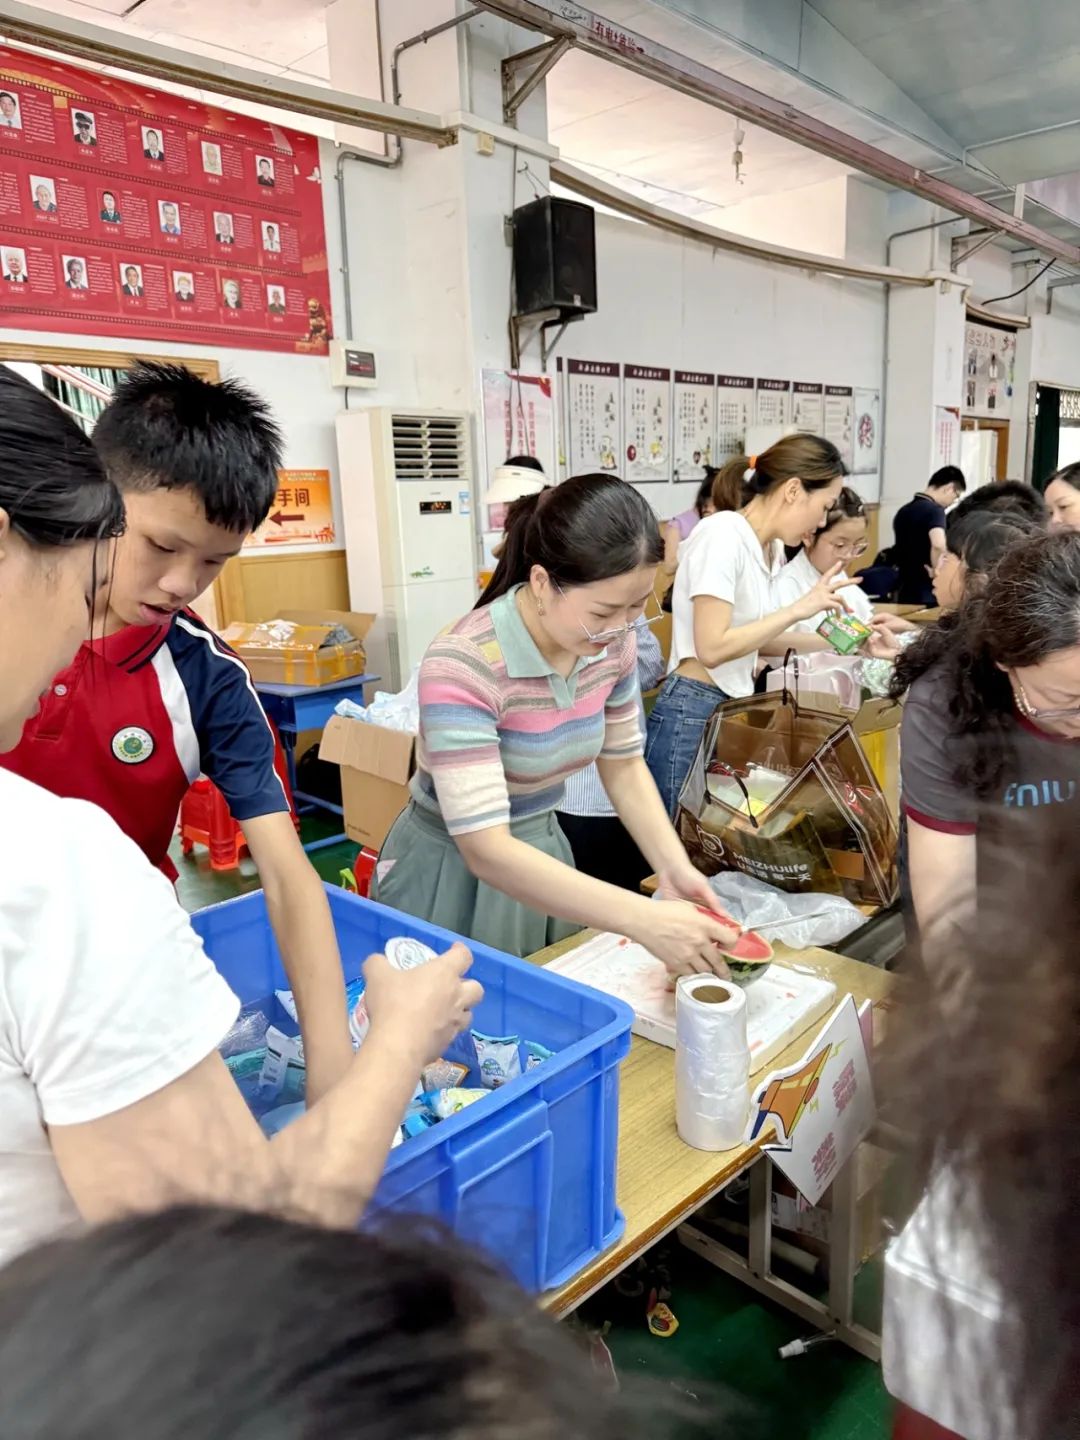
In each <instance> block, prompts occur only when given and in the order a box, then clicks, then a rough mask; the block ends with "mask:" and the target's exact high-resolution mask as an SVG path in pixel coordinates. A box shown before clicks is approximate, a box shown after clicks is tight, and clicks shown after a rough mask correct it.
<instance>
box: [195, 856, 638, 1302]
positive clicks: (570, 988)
mask: <svg viewBox="0 0 1080 1440" xmlns="http://www.w3.org/2000/svg"><path fill="white" fill-rule="evenodd" d="M326 889H327V894H328V897H329V901H330V911H331V914H332V915H333V917H334V926H335V929H336V931H337V938H338V945H339V946H340V948H341V957H342V963H343V966H344V969H345V979H346V981H351V980H354V979H356V978H357V977H358V976H359V975H360V973H361V967H362V965H363V963H364V961H365V960H366V959H367V957H368V955H370V954H372V953H373V952H375V951H379V950H382V948H383V947H384V945H385V944H386V941H387V940H389V939H390V938H391V937H392V936H394V935H411V936H415V938H416V939H418V940H422V941H424V943H425V944H428V945H430V946H431V947H432V948H433V949H435V950H440V951H441V950H445V949H447V948H448V947H449V945H450V944H451V943H452V941H453V940H454V939H455V938H457V937H455V936H453V935H451V934H450V933H449V932H447V931H445V930H440V929H438V928H437V927H436V926H434V925H427V924H424V923H423V922H422V921H420V920H414V919H412V918H411V917H410V916H407V915H401V914H399V913H398V912H397V911H396V910H390V909H387V907H386V906H383V905H376V904H375V903H374V902H373V901H370V900H364V899H361V898H359V897H358V896H355V895H351V894H349V893H348V892H346V891H345V890H341V889H337V888H335V887H333V886H330V885H328V886H327V887H326ZM192 924H193V925H194V927H195V929H196V930H197V931H198V932H199V934H200V935H201V936H202V939H203V943H204V944H205V946H206V949H207V952H208V954H209V955H210V956H211V958H212V959H213V961H214V963H215V964H216V965H217V967H218V969H219V970H220V971H221V973H222V975H224V977H225V979H226V980H227V981H228V982H229V984H230V985H231V986H232V988H233V990H234V991H235V992H236V994H237V995H238V996H239V997H240V1000H241V1002H242V1003H243V1004H245V1005H250V1004H253V1003H256V1002H269V1001H270V1000H271V999H272V996H273V992H274V990H275V989H281V988H282V987H284V986H285V985H287V983H288V982H287V980H286V977H285V972H284V969H283V968H282V965H281V960H280V958H279V956H278V950H277V944H276V942H275V940H274V935H273V931H272V930H271V928H270V924H269V921H268V919H267V915H266V902H265V900H264V898H263V895H262V892H261V891H260V892H257V893H255V894H252V895H245V896H243V897H242V898H241V899H238V900H228V901H226V902H225V903H224V904H221V905H212V906H210V907H209V908H208V909H206V910H200V911H199V912H198V913H197V914H195V915H193V916H192ZM470 948H471V950H472V953H473V956H474V965H473V970H472V974H473V976H474V977H475V978H476V979H477V980H479V981H480V982H481V984H482V985H483V986H484V992H485V994H484V1003H483V1004H482V1005H481V1007H480V1009H479V1010H478V1011H477V1012H476V1018H475V1021H474V1023H475V1025H476V1028H477V1029H478V1030H480V1031H482V1032H484V1033H485V1034H489V1035H509V1034H516V1035H520V1036H521V1037H522V1039H523V1040H538V1041H539V1042H540V1043H541V1044H542V1045H546V1046H547V1047H548V1048H549V1049H551V1050H554V1051H555V1052H556V1053H555V1055H554V1056H553V1058H552V1059H550V1060H547V1061H545V1062H544V1064H543V1065H540V1066H538V1067H537V1068H536V1069H534V1070H531V1071H529V1072H528V1073H526V1074H523V1075H522V1076H521V1077H520V1079H517V1080H513V1081H511V1082H510V1083H509V1084H508V1085H505V1086H503V1087H502V1088H501V1089H500V1090H497V1091H494V1092H492V1094H491V1095H490V1096H487V1097H485V1099H484V1100H482V1101H480V1102H478V1103H477V1104H476V1105H473V1106H471V1107H470V1108H468V1109H466V1110H463V1111H461V1112H460V1113H459V1114H457V1115H455V1116H452V1117H451V1118H450V1119H449V1120H444V1121H442V1122H441V1124H439V1125H436V1126H434V1127H433V1128H432V1129H431V1130H429V1131H427V1133H426V1134H424V1135H421V1136H418V1137H416V1138H415V1139H412V1140H408V1141H406V1142H405V1144H404V1145H402V1146H400V1147H399V1148H398V1149H396V1150H394V1151H393V1152H392V1153H391V1155H390V1159H389V1161H388V1163H387V1167H386V1173H385V1174H384V1176H383V1179H382V1183H381V1184H380V1186H379V1189H378V1192H377V1193H376V1196H375V1200H374V1202H373V1209H374V1210H376V1211H379V1210H392V1211H395V1212H398V1213H402V1214H414V1215H431V1216H436V1217H438V1218H439V1219H441V1220H442V1221H443V1222H444V1223H445V1224H447V1225H448V1226H450V1227H451V1228H452V1229H453V1230H454V1231H455V1232H456V1233H457V1234H458V1235H459V1236H460V1237H461V1238H462V1239H463V1240H465V1241H467V1242H470V1243H472V1244H474V1245H476V1246H478V1247H479V1248H481V1249H483V1250H485V1251H486V1252H487V1253H488V1254H489V1255H491V1256H493V1257H494V1258H495V1259H496V1260H499V1261H501V1262H502V1263H503V1264H504V1265H505V1266H506V1267H507V1268H508V1269H509V1270H510V1271H511V1272H512V1273H513V1274H514V1275H515V1276H516V1277H517V1279H518V1280H519V1282H520V1283H521V1284H522V1285H524V1286H525V1287H526V1288H527V1289H530V1290H534V1291H540V1290H547V1289H551V1288H553V1287H555V1286H558V1285H562V1284H564V1283H565V1282H566V1281H567V1280H569V1279H571V1278H572V1276H574V1275H576V1274H577V1272H578V1271H579V1270H581V1269H582V1268H583V1266H585V1265H587V1264H588V1263H589V1262H590V1261H591V1260H593V1259H595V1257H596V1256H597V1255H599V1254H600V1253H601V1252H602V1251H604V1250H605V1249H606V1248H607V1247H608V1246H609V1245H611V1244H613V1243H614V1241H615V1240H617V1239H618V1238H619V1236H620V1235H621V1234H622V1231H623V1224H624V1222H623V1217H622V1215H621V1213H620V1211H619V1209H618V1207H617V1206H616V1203H615V1169H616V1151H617V1146H618V1133H619V1065H620V1063H621V1061H622V1060H623V1059H624V1058H625V1056H626V1054H627V1052H628V1051H629V1048H630V1026H631V1023H632V1021H633V1012H632V1011H631V1010H630V1008H629V1006H627V1005H625V1004H623V1002H622V1001H619V1000H615V999H612V998H610V997H608V996H606V995H602V994H600V992H599V991H596V990H590V989H588V988H586V987H585V986H582V985H578V984H576V983H575V982H574V981H572V980H566V979H564V978H563V977H562V976H559V975H551V974H549V973H548V972H547V971H546V970H542V969H539V968H538V967H537V966H534V965H529V964H527V963H526V962H525V961H523V960H517V959H514V958H513V957H511V956H509V955H503V954H501V953H499V952H498V951H495V950H490V949H488V948H487V947H486V946H483V945H470ZM447 1053H448V1055H449V1057H450V1058H453V1059H459V1060H461V1061H462V1062H465V1063H469V1064H470V1065H472V1066H473V1075H472V1077H471V1081H470V1083H472V1084H477V1083H478V1080H477V1078H476V1070H475V1053H474V1051H473V1047H472V1042H471V1040H470V1039H469V1037H468V1036H467V1035H466V1036H462V1037H460V1038H459V1039H458V1041H457V1042H456V1043H455V1045H454V1047H452V1048H451V1050H450V1051H449V1052H447Z"/></svg>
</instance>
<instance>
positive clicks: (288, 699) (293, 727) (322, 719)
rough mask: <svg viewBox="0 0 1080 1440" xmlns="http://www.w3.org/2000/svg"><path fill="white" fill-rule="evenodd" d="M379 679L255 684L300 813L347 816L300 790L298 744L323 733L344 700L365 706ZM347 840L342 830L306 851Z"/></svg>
mask: <svg viewBox="0 0 1080 1440" xmlns="http://www.w3.org/2000/svg"><path fill="white" fill-rule="evenodd" d="M380 678H381V677H380V676H378V675H350V676H348V677H347V678H346V679H344V680H329V681H327V683H326V684H325V685H279V684H277V683H274V682H270V681H256V682H255V689H256V690H257V691H258V695H259V699H260V700H261V701H262V706H263V709H264V710H265V711H266V713H267V715H268V716H269V717H270V719H271V720H272V721H273V722H274V724H275V725H276V726H277V730H278V734H279V735H280V736H281V748H282V750H283V751H284V752H285V766H286V769H287V770H288V773H289V784H290V786H291V787H292V792H293V799H294V800H295V802H296V808H297V813H299V814H303V813H305V812H309V811H311V810H325V811H327V812H329V813H330V814H333V815H337V816H341V815H343V814H344V811H343V810H342V808H341V806H340V805H335V804H333V803H332V802H331V801H329V800H323V799H321V798H320V797H319V796H318V795H308V794H306V793H305V792H304V791H302V790H300V789H298V788H297V784H296V742H297V739H298V738H299V736H300V735H301V734H302V733H303V732H304V731H305V730H321V729H322V728H323V726H324V725H325V724H326V722H327V721H328V720H329V719H330V716H331V715H333V713H334V711H335V709H336V708H337V706H338V704H339V703H340V702H341V701H342V700H352V701H354V702H355V703H356V704H357V705H363V704H364V686H365V685H373V684H375V682H376V681H378V680H379V679H380ZM346 839H348V836H347V835H346V834H345V832H344V831H342V832H341V833H340V834H335V835H328V836H326V837H325V838H324V839H322V840H312V841H310V842H309V843H308V844H307V845H305V846H304V849H305V850H308V851H311V850H322V849H325V847H326V846H328V845H339V844H340V843H341V842H342V841H343V840H346Z"/></svg>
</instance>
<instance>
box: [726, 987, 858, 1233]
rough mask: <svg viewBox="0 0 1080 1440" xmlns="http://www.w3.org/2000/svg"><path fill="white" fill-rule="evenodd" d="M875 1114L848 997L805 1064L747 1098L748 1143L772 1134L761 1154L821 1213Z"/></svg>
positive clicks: (765, 1082)
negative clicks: (771, 1129)
mask: <svg viewBox="0 0 1080 1440" xmlns="http://www.w3.org/2000/svg"><path fill="white" fill-rule="evenodd" d="M875 1112H876V1107H875V1102H874V1090H873V1085H872V1083H871V1080H870V1064H869V1061H868V1059H867V1050H866V1030H865V1029H864V1025H863V1019H862V1017H861V1016H860V1013H859V1011H858V1010H857V1009H856V1006H855V1001H854V1000H853V999H852V998H851V996H850V995H846V996H845V997H844V999H843V1000H842V1001H841V1002H840V1004H839V1006H838V1007H837V1008H836V1010H835V1011H834V1012H833V1014H832V1017H831V1018H830V1020H829V1021H828V1023H827V1024H826V1026H825V1028H824V1029H823V1030H822V1031H821V1032H820V1034H819V1035H817V1037H816V1038H815V1039H814V1040H813V1041H812V1043H811V1044H810V1046H809V1048H808V1049H807V1051H806V1053H805V1054H804V1056H803V1058H802V1059H801V1060H799V1061H797V1062H796V1064H794V1065H788V1066H786V1067H785V1068H784V1069H782V1070H774V1071H773V1072H772V1073H771V1074H770V1075H768V1076H766V1078H765V1079H764V1080H763V1081H762V1082H761V1083H760V1084H759V1085H758V1086H757V1088H756V1089H755V1090H754V1092H753V1094H752V1095H751V1097H750V1120H749V1123H748V1125H747V1129H746V1139H747V1141H748V1142H749V1141H753V1140H755V1139H756V1138H757V1136H758V1135H759V1134H760V1133H761V1131H762V1130H763V1129H764V1128H765V1127H766V1126H767V1125H772V1126H773V1127H774V1128H775V1130H776V1135H777V1138H776V1140H774V1141H772V1142H770V1143H769V1144H767V1145H765V1146H763V1147H762V1148H763V1150H764V1153H765V1154H767V1155H769V1156H771V1158H772V1160H773V1162H774V1163H775V1164H776V1165H777V1166H778V1167H779V1169H780V1170H782V1171H783V1173H784V1174H785V1175H786V1176H787V1178H788V1179H789V1180H790V1181H791V1183H792V1184H793V1185H794V1186H795V1188H796V1189H797V1190H798V1191H799V1193H800V1194H801V1195H802V1196H803V1197H804V1198H805V1199H806V1200H807V1201H808V1202H809V1203H810V1204H811V1205H816V1204H817V1202H818V1201H819V1200H820V1199H821V1197H822V1195H824V1193H825V1191H826V1190H827V1189H828V1188H829V1186H830V1185H831V1184H832V1182H833V1181H834V1180H835V1179H836V1177H837V1175H838V1174H839V1173H840V1171H841V1170H842V1169H843V1167H844V1165H845V1164H846V1163H847V1161H848V1160H849V1159H850V1158H851V1156H852V1155H853V1154H854V1153H855V1148H856V1146H857V1145H858V1144H859V1142H860V1140H862V1139H864V1138H865V1136H866V1135H867V1134H868V1132H869V1130H870V1127H871V1125H872V1124H873V1122H874V1115H875Z"/></svg>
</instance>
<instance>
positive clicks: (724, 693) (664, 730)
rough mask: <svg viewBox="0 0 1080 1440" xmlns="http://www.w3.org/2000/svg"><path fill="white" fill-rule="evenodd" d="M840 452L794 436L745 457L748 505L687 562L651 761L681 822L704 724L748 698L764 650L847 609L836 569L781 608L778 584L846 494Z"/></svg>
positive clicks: (718, 520) (710, 529) (699, 531)
mask: <svg viewBox="0 0 1080 1440" xmlns="http://www.w3.org/2000/svg"><path fill="white" fill-rule="evenodd" d="M844 473H845V472H844V462H843V461H842V460H841V458H840V452H839V451H838V450H837V448H836V446H835V445H833V444H831V443H830V442H829V441H828V440H823V439H821V438H820V437H818V436H816V435H790V436H787V437H785V438H784V439H783V440H778V441H777V443H776V444H775V445H772V446H770V447H769V449H768V450H766V451H765V453H764V454H763V455H760V456H756V457H751V458H747V460H746V463H745V480H746V483H747V487H748V491H749V494H748V498H747V500H746V502H745V503H744V505H743V507H742V508H741V509H740V510H730V511H727V512H724V513H720V514H716V515H710V516H709V517H708V519H705V520H702V522H701V523H700V525H698V526H697V527H696V528H695V530H694V532H693V534H692V535H691V536H690V538H689V540H688V541H687V542H686V544H685V546H684V547H683V550H682V552H681V555H680V563H679V569H678V572H677V574H676V576H675V586H674V594H673V603H672V613H673V618H674V624H673V640H672V648H671V662H670V663H671V672H670V674H669V676H668V679H667V681H666V682H665V684H664V688H663V689H662V690H661V691H660V695H659V697H658V698H657V702H656V705H655V706H654V708H653V712H652V715H651V716H650V717H649V730H648V746H647V748H646V757H645V758H646V762H647V764H648V767H649V769H650V771H651V772H652V775H653V778H654V780H655V781H656V784H657V787H658V788H659V790H660V795H661V798H662V799H663V802H664V805H665V806H666V808H667V812H668V814H669V815H671V816H674V814H675V810H676V806H677V805H678V801H679V792H680V791H681V789H682V787H683V782H684V781H685V779H686V777H687V775H688V773H689V771H690V766H691V765H692V764H693V762H694V756H695V755H696V754H697V750H698V746H699V745H700V743H701V737H702V735H703V734H704V731H705V726H706V724H707V723H708V721H709V717H710V716H711V715H712V713H713V711H714V710H715V709H716V707H717V706H718V705H719V704H720V703H721V702H722V701H724V700H728V699H732V698H738V697H740V696H744V695H751V694H753V691H754V669H755V666H756V664H757V657H758V651H759V650H761V649H762V648H763V646H765V645H766V644H767V643H768V642H769V641H771V640H774V639H775V638H776V637H777V636H778V635H782V634H783V633H784V631H785V630H788V629H790V628H791V627H792V626H793V625H795V624H797V623H798V622H799V621H800V620H808V619H809V618H810V617H811V616H812V615H816V614H817V613H818V611H821V610H830V611H831V610H843V609H846V608H847V606H846V604H845V602H844V600H843V599H842V598H841V592H842V591H843V589H844V588H845V587H846V586H849V585H855V584H858V581H855V580H848V579H846V578H845V577H844V576H843V575H842V573H841V572H842V570H843V562H842V561H837V562H836V563H835V564H833V565H830V566H829V567H828V569H826V570H825V572H824V573H823V574H822V575H821V576H820V577H819V578H818V580H817V582H816V583H815V584H814V585H812V586H811V587H810V588H809V589H808V590H807V591H806V593H805V594H804V595H802V596H800V597H799V598H798V599H796V600H793V601H792V602H791V603H789V604H786V605H783V606H780V607H777V606H776V604H775V601H774V598H773V595H772V585H773V582H774V581H775V580H776V578H777V576H778V575H779V573H780V570H781V568H782V567H783V564H784V546H785V545H800V544H802V543H803V541H804V539H805V537H806V535H807V534H808V533H809V532H811V531H815V530H818V529H820V528H821V526H822V525H823V524H824V523H825V518H826V516H827V515H828V513H829V511H830V510H831V508H832V507H833V506H834V505H835V504H836V501H837V499H838V498H839V495H840V491H841V489H842V487H843V477H844Z"/></svg>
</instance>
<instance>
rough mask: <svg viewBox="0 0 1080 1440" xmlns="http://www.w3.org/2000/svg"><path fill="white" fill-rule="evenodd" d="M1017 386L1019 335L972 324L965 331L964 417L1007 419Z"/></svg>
mask: <svg viewBox="0 0 1080 1440" xmlns="http://www.w3.org/2000/svg"><path fill="white" fill-rule="evenodd" d="M1015 383H1016V331H1015V330H1000V329H998V327H997V326H996V325H977V324H975V323H974V322H971V321H969V322H968V324H967V326H966V328H965V331H964V413H965V414H966V415H987V416H994V415H997V416H999V417H1000V416H1001V415H1002V413H1003V412H1004V415H1005V418H1006V419H1007V418H1008V412H1009V408H1010V405H1011V402H1012V396H1013V387H1014V385H1015Z"/></svg>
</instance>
